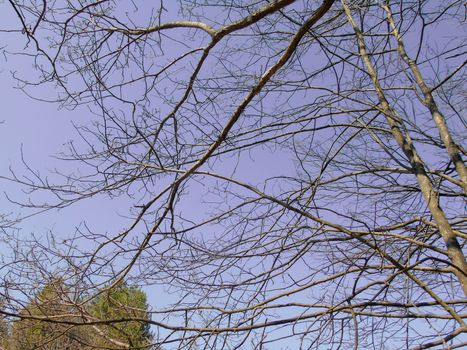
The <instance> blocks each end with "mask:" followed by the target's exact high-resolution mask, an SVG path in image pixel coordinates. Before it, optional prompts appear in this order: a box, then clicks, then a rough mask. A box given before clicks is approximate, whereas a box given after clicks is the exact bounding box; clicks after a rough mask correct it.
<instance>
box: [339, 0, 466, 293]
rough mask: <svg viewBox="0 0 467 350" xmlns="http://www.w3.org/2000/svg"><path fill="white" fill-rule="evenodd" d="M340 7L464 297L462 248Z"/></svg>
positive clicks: (360, 40) (347, 10)
mask: <svg viewBox="0 0 467 350" xmlns="http://www.w3.org/2000/svg"><path fill="white" fill-rule="evenodd" d="M342 4H343V7H344V10H345V13H346V15H347V19H348V21H349V23H350V24H351V25H352V27H353V28H354V30H355V34H356V36H357V40H358V46H359V53H360V56H361V57H362V60H363V62H364V64H365V66H366V69H367V73H368V74H369V75H370V77H371V80H372V81H373V84H374V86H375V89H376V93H377V95H378V98H379V106H378V107H379V109H380V110H381V112H383V113H384V115H385V116H386V121H387V123H388V124H389V127H390V129H391V133H392V136H393V137H394V139H395V141H396V142H397V144H398V145H399V147H400V148H401V149H402V151H403V152H404V154H405V156H406V157H407V159H408V161H409V162H410V164H411V166H412V170H413V173H414V175H415V176H416V178H417V181H418V184H419V186H420V191H421V192H422V195H423V197H424V199H425V202H426V203H427V206H428V208H429V210H430V213H431V215H432V216H433V218H434V219H435V221H436V223H437V225H438V229H439V233H440V235H441V237H442V238H443V240H444V243H445V245H446V248H447V253H448V256H449V258H450V260H451V263H452V265H453V268H454V274H455V275H456V277H457V278H458V280H459V282H460V284H461V286H462V289H463V291H464V294H465V295H466V296H467V263H466V261H465V256H464V253H463V252H462V248H461V247H460V245H459V242H458V240H457V236H456V234H455V233H454V231H453V229H452V227H451V225H450V223H449V221H448V219H447V217H446V215H445V213H444V211H443V209H442V208H441V206H440V205H439V200H438V194H437V193H436V191H435V190H434V188H433V185H432V183H431V181H430V178H429V177H428V174H427V171H426V169H425V165H424V164H423V161H422V159H421V158H420V156H419V154H418V152H417V150H416V148H415V145H414V144H413V143H412V140H411V138H410V135H409V134H408V133H406V132H403V131H402V129H401V125H402V120H401V118H400V117H399V116H398V115H397V113H396V112H395V111H394V110H393V108H392V107H391V106H390V104H389V102H388V100H387V99H386V96H385V94H384V91H383V88H382V87H381V84H380V82H379V80H378V75H377V73H376V70H375V68H374V67H373V64H372V63H371V61H370V59H369V56H368V53H367V50H366V45H365V40H364V37H363V33H362V32H361V30H360V29H359V28H358V26H357V24H356V23H355V21H354V19H353V17H352V14H351V11H350V8H349V7H348V5H347V3H346V1H345V0H342ZM433 103H434V102H433ZM438 114H439V113H438ZM442 120H443V121H444V118H442ZM435 122H436V120H435ZM444 126H445V123H444ZM443 130H444V129H443ZM446 130H447V128H446ZM462 165H463V164H462Z"/></svg>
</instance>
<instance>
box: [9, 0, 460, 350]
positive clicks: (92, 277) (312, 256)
mask: <svg viewBox="0 0 467 350" xmlns="http://www.w3.org/2000/svg"><path fill="white" fill-rule="evenodd" d="M8 3H9V9H10V10H11V11H12V13H13V14H15V16H17V18H18V25H19V27H18V28H16V30H17V31H18V32H21V33H22V35H23V37H24V38H25V39H26V40H27V45H28V49H27V50H26V51H25V52H24V53H23V54H26V55H29V56H31V57H32V58H33V59H34V62H35V66H36V68H37V72H38V73H39V75H38V79H37V80H34V81H32V80H31V77H21V76H20V75H18V76H17V77H16V78H17V79H18V82H19V83H20V86H21V88H23V89H24V90H25V91H27V92H28V93H34V91H37V87H36V86H37V85H48V84H54V85H55V86H56V89H57V91H58V94H57V96H56V98H55V96H54V97H51V99H54V100H55V101H56V102H57V103H60V104H61V105H63V106H66V107H71V108H73V107H77V106H80V105H86V106H88V107H89V108H90V110H91V111H92V112H93V113H94V115H95V118H94V120H93V123H91V124H85V125H81V126H79V127H78V130H79V132H80V135H81V136H82V141H83V142H82V144H84V146H82V147H79V146H76V147H75V146H72V147H70V149H69V150H68V153H66V154H64V155H63V159H67V160H74V161H76V162H77V163H76V164H78V166H79V167H80V172H77V173H74V174H64V175H65V178H66V181H65V182H63V183H56V184H53V183H50V182H49V181H47V180H46V179H44V178H41V177H39V176H34V177H31V176H29V177H23V176H21V175H18V174H14V175H12V179H13V180H15V181H17V182H19V183H21V184H23V185H24V186H25V187H27V188H29V189H30V190H31V191H33V192H38V193H39V195H40V193H42V192H46V193H52V194H54V195H55V196H56V200H55V201H54V202H51V203H49V204H47V205H44V204H42V203H41V204H34V203H27V206H28V207H35V208H38V209H39V210H43V209H57V208H64V207H66V206H69V205H72V204H73V203H75V202H76V201H79V200H81V199H84V198H90V197H94V196H97V195H99V194H108V195H110V196H111V197H112V196H123V197H125V198H128V203H129V206H128V216H130V217H131V218H132V223H131V224H130V225H129V226H128V227H126V228H123V229H122V230H121V231H120V232H112V233H109V234H102V233H97V232H94V231H92V229H87V230H86V231H78V232H77V234H76V236H74V237H72V239H68V240H67V241H65V242H63V243H57V242H53V244H51V243H50V242H49V243H44V242H36V241H35V242H33V244H34V245H36V246H37V244H38V243H40V247H41V249H39V250H38V249H37V247H36V248H35V250H34V251H35V252H37V251H38V253H36V254H35V255H31V254H30V253H29V252H30V251H29V250H28V247H29V246H30V245H31V244H32V243H30V244H29V245H28V244H25V243H23V244H22V245H21V247H22V248H21V249H18V248H15V247H12V249H13V250H14V249H17V251H16V255H15V257H16V258H15V260H14V263H12V264H11V267H10V269H9V270H8V274H6V275H5V277H4V281H5V282H4V284H5V287H8V288H10V289H14V288H16V289H18V290H21V288H20V287H19V286H18V284H19V283H22V284H23V285H28V284H32V283H33V282H32V281H35V280H40V278H39V277H38V276H41V278H42V277H43V276H44V275H50V274H53V273H57V272H56V271H51V269H50V268H49V267H48V266H47V264H44V263H43V262H44V261H50V260H53V261H58V262H59V264H58V266H60V275H61V276H65V277H62V278H65V279H66V280H68V281H70V283H71V282H73V283H75V288H78V290H79V288H83V290H86V293H89V292H92V291H95V292H96V293H97V294H99V293H101V292H99V291H100V290H101V289H99V287H100V286H101V285H102V284H106V283H112V284H111V286H110V287H108V288H112V286H116V285H118V284H119V283H120V282H121V281H122V280H123V279H130V280H131V281H132V282H136V283H139V284H145V285H162V286H164V287H166V288H167V289H168V291H169V292H170V293H172V294H173V295H177V296H178V298H177V300H176V301H175V302H173V303H171V304H170V305H165V306H163V307H156V306H153V311H152V320H151V321H147V320H139V321H143V322H150V323H151V324H152V325H153V326H154V329H155V330H157V334H156V337H155V344H157V345H161V346H162V347H163V348H164V349H165V348H167V349H169V348H178V349H279V348H284V349H285V348H293V349H298V348H300V349H347V348H352V347H353V348H354V349H360V348H365V349H366V348H374V349H376V348H377V349H383V348H389V349H393V348H413V349H425V348H433V347H444V348H450V349H451V348H456V347H462V346H465V345H466V344H467V342H466V337H465V334H464V333H465V332H466V331H467V328H466V327H467V326H466V324H465V321H464V319H465V317H467V314H466V313H465V307H466V299H465V297H466V295H467V264H466V260H465V255H464V252H463V249H464V247H465V239H466V238H467V234H466V232H465V195H466V188H467V187H466V186H467V173H466V169H465V165H464V163H463V161H462V157H463V156H464V155H465V149H464V148H463V146H462V142H463V140H464V136H465V126H466V124H465V120H464V119H463V117H462V114H463V110H464V109H465V102H464V99H465V86H464V84H463V74H464V73H465V64H466V61H465V52H464V51H465V50H464V48H465V35H462V34H464V33H465V14H466V12H465V4H464V2H463V1H458V0H450V1H434V0H433V1H431V0H418V1H410V0H402V1H370V0H368V1H366V0H361V1H357V0H354V1H350V0H342V1H333V0H320V1H318V0H316V1H314V0H313V1H312V0H308V1H307V0H300V1H293V0H274V1H246V0H235V1H217V0H215V1H214V0H185V1H181V0H180V1H162V0H161V1H158V2H142V1H141V2H136V1H135V2H133V1H132V2H118V1H110V0H100V1H96V0H93V1H58V0H57V1H42V2H40V1H26V0H9V2H8ZM10 29H11V28H10ZM10 29H7V28H6V29H5V30H10ZM16 54H21V53H16ZM31 172H32V173H33V174H34V175H37V174H36V173H34V171H33V170H31ZM31 178H32V179H33V180H31ZM194 203H196V205H194ZM91 243H92V244H91ZM38 254H39V256H38ZM20 255H21V256H20ZM11 276H14V278H12V277H11ZM13 280H14V281H13ZM9 296H10V297H9V300H11V303H10V304H11V305H10V309H9V310H10V311H8V314H9V315H10V316H17V317H21V315H19V314H15V311H14V310H15V305H16V304H15V301H17V302H19V301H20V300H21V298H19V297H18V298H17V297H14V293H13V294H11V293H10V294H9ZM91 298H92V297H91ZM78 306H79V305H77V309H79V307H78ZM44 321H47V319H45V320H44ZM49 321H50V320H49ZM123 321H128V320H117V319H116V320H110V321H109V320H102V321H99V320H95V319H91V318H89V317H86V315H82V317H81V321H80V322H82V323H90V324H93V325H96V326H99V324H100V322H102V323H118V322H123ZM76 322H77V321H76ZM117 345H118V344H116V346H117Z"/></svg>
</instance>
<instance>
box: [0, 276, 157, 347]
mask: <svg viewBox="0 0 467 350" xmlns="http://www.w3.org/2000/svg"><path fill="white" fill-rule="evenodd" d="M72 294H73V293H72V290H70V289H69V288H67V287H66V286H65V284H64V283H63V281H62V280H55V281H52V282H50V283H49V284H47V285H46V286H45V287H44V288H43V289H42V290H41V291H40V292H39V293H37V295H36V296H35V301H34V302H31V303H29V304H28V305H26V306H25V307H24V309H23V310H21V311H20V316H21V318H20V319H19V320H16V321H13V322H11V325H10V327H9V328H10V330H9V331H8V333H9V336H8V338H5V340H6V341H5V345H4V346H5V349H7V350H32V349H47V350H55V349H56V350H64V349H66V350H75V349H76V350H92V349H106V348H108V349H146V350H148V349H149V348H150V344H151V339H152V336H151V333H150V332H149V328H148V324H147V323H145V322H144V321H147V320H148V319H149V314H148V310H147V304H146V295H145V293H144V292H143V291H142V290H141V289H139V288H138V287H136V286H129V285H127V284H125V283H122V284H120V285H118V286H116V287H114V288H110V289H108V288H105V289H103V290H102V291H101V294H99V296H98V297H97V298H95V299H93V300H92V301H90V302H87V303H84V306H83V304H82V301H80V300H73V299H72ZM80 315H81V316H80ZM133 318H138V319H140V321H139V322H138V321H134V320H132V319H133ZM109 320H118V321H120V320H129V321H123V322H119V323H117V324H116V325H112V324H109V323H107V322H106V321H109ZM93 321H101V323H98V324H93V325H85V323H90V322H93ZM5 326H7V324H6V323H5Z"/></svg>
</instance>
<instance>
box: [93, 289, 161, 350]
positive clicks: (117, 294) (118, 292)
mask: <svg viewBox="0 0 467 350" xmlns="http://www.w3.org/2000/svg"><path fill="white" fill-rule="evenodd" d="M147 308H148V306H147V302H146V294H145V293H144V292H143V291H142V290H141V289H139V288H138V287H137V286H129V285H127V284H126V283H122V284H121V285H119V286H116V287H114V288H112V289H111V290H105V291H104V292H103V293H102V294H101V295H100V296H99V297H98V298H97V299H96V300H95V301H94V302H93V303H92V304H91V305H90V307H89V308H88V310H89V313H90V314H91V315H92V316H94V317H96V318H97V319H99V320H126V321H123V322H118V323H116V324H113V325H106V326H104V327H100V330H101V331H102V332H103V335H104V339H103V338H102V337H101V340H100V341H99V344H101V345H102V346H105V345H106V343H108V342H109V341H108V340H105V338H106V337H108V338H109V339H118V340H119V341H122V342H126V343H128V344H129V345H130V348H133V347H135V348H144V347H147V346H149V344H150V343H151V339H152V336H151V334H150V332H149V324H148V323H147V322H144V320H149V314H148V312H147ZM131 319H133V320H136V321H132V320H131Z"/></svg>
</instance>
